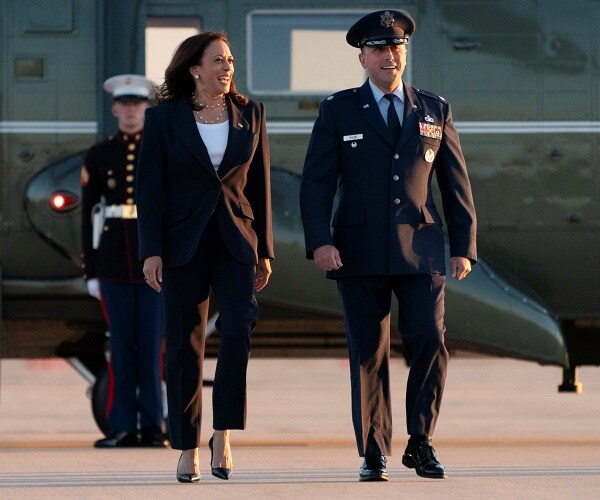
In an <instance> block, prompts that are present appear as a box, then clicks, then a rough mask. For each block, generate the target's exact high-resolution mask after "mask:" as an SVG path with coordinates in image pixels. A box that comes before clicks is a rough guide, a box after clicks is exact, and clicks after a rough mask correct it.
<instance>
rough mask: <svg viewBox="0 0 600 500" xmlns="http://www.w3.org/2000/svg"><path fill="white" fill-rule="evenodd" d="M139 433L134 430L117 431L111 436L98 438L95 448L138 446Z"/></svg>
mask: <svg viewBox="0 0 600 500" xmlns="http://www.w3.org/2000/svg"><path fill="white" fill-rule="evenodd" d="M138 445H139V442H138V437H137V434H135V433H133V432H115V433H112V434H110V435H109V436H107V437H105V438H102V439H98V441H96V442H95V443H94V448H133V447H135V446H138Z"/></svg>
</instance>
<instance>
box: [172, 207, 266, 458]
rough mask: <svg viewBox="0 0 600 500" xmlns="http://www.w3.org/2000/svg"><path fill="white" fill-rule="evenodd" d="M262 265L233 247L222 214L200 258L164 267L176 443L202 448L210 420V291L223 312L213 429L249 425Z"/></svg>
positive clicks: (209, 230) (211, 225) (207, 233)
mask: <svg viewBox="0 0 600 500" xmlns="http://www.w3.org/2000/svg"><path fill="white" fill-rule="evenodd" d="M255 277H256V269H255V265H253V264H242V263H240V262H239V261H237V260H236V259H235V258H234V257H233V256H232V255H231V253H230V252H229V251H228V250H227V247H226V246H225V243H224V242H223V239H222V237H221V232H220V228H219V225H218V222H217V220H216V217H215V216H213V217H212V218H211V221H210V222H209V225H208V227H207V228H206V230H205V232H204V234H203V237H202V241H201V243H200V246H199V249H198V251H197V253H196V255H195V256H194V257H193V258H192V260H191V261H190V262H189V263H187V264H185V265H183V266H179V267H173V268H165V269H164V271H163V283H162V288H163V294H164V296H163V298H164V304H165V321H166V329H165V339H166V360H167V362H166V374H167V401H168V406H169V437H170V440H171V447H172V448H175V449H180V450H187V449H191V448H195V447H197V446H198V445H199V440H200V423H201V418H202V366H203V362H204V342H205V331H206V323H207V320H208V314H209V310H208V309H209V307H208V306H209V294H210V292H211V290H212V295H213V297H214V300H215V304H216V306H217V309H218V311H219V319H218V320H217V329H218V331H219V341H220V345H219V354H218V358H217V366H216V370H215V377H214V383H213V390H212V403H213V428H214V429H216V430H225V429H244V428H245V427H246V370H247V366H248V358H249V356H250V350H251V336H252V331H253V330H254V327H255V325H256V321H257V319H258V305H257V303H256V299H255V296H254V281H255Z"/></svg>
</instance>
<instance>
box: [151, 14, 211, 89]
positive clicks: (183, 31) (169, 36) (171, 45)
mask: <svg viewBox="0 0 600 500" xmlns="http://www.w3.org/2000/svg"><path fill="white" fill-rule="evenodd" d="M200 28H201V27H200V21H199V20H198V19H197V18H187V17H149V18H148V19H147V20H146V32H145V38H146V40H145V43H146V54H147V55H150V54H151V57H146V77H147V78H149V79H150V80H152V81H154V82H155V83H157V84H158V85H160V84H161V83H163V82H164V81H165V69H167V66H168V65H169V62H171V57H173V53H174V52H175V49H176V48H177V46H178V45H179V44H180V43H181V41H182V40H184V39H186V38H187V37H189V36H192V35H197V34H198V33H200V31H201V29H200Z"/></svg>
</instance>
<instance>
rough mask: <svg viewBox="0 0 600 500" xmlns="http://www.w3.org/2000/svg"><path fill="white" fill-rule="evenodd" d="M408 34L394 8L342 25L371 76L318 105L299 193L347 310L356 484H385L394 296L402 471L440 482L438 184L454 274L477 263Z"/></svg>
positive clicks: (452, 149) (454, 138)
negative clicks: (400, 352) (402, 394)
mask: <svg viewBox="0 0 600 500" xmlns="http://www.w3.org/2000/svg"><path fill="white" fill-rule="evenodd" d="M414 30H415V22H414V20H413V19H412V18H411V16H410V15H409V14H408V13H406V12H404V11H399V10H384V11H377V12H373V13H370V14H368V15H366V16H364V17H363V18H361V19H360V20H358V21H357V22H356V23H355V24H354V25H353V26H352V27H351V28H350V29H349V31H348V33H347V35H346V41H347V42H348V43H349V44H350V45H352V46H353V47H356V48H358V49H359V50H360V52H359V54H358V58H359V61H360V64H361V65H362V67H363V68H364V69H365V70H366V72H367V75H368V79H367V81H366V82H365V83H364V84H363V85H362V86H361V87H360V88H354V89H348V90H343V91H341V92H338V93H336V94H334V95H332V96H330V97H328V98H327V99H325V100H324V101H323V102H322V103H321V105H320V109H319V116H318V118H317V120H316V122H315V124H314V128H313V132H312V136H311V139H310V143H309V146H308V151H307V154H306V160H305V164H304V170H303V175H302V183H301V188H300V204H301V214H302V221H303V224H304V231H305V241H306V251H307V257H308V258H309V259H314V262H315V264H316V266H317V267H318V268H319V269H321V270H323V271H326V273H327V274H326V276H327V278H330V279H334V280H336V281H337V286H338V291H339V295H340V299H341V302H342V306H343V310H344V316H345V324H346V334H347V340H348V352H349V358H350V376H351V391H352V392H351V394H352V420H353V424H354V430H355V435H356V442H357V446H358V452H359V455H360V456H361V457H364V460H363V462H362V466H361V467H360V470H359V480H361V481H381V480H387V469H386V463H387V461H386V455H390V454H391V451H392V448H391V438H392V414H391V401H390V385H389V384H390V381H389V378H390V375H389V355H390V309H391V300H392V294H393V295H395V297H396V299H397V301H398V310H399V318H398V328H399V331H400V334H401V335H402V341H403V345H404V349H405V351H406V355H407V357H408V360H409V362H410V371H409V375H408V383H407V391H406V424H407V431H408V434H409V436H410V438H409V440H408V445H407V447H406V450H405V452H404V455H403V457H402V463H403V464H404V465H405V466H406V467H409V468H414V469H415V470H416V473H417V474H419V475H420V476H423V477H428V478H445V477H446V471H445V469H444V467H443V465H442V464H441V463H440V462H439V460H438V459H437V457H436V454H435V450H434V449H433V447H432V445H431V436H432V434H433V431H434V428H435V424H436V421H437V418H438V412H439V409H440V403H441V400H442V393H443V390H444V381H445V378H446V368H447V361H448V352H447V350H446V347H445V346H444V332H445V327H444V284H445V281H444V280H445V274H446V268H445V262H444V234H443V232H442V218H441V216H440V213H439V212H438V208H437V207H436V204H435V203H434V197H433V190H432V185H431V181H432V177H433V175H435V176H436V178H437V183H438V185H439V189H440V191H441V199H442V208H443V212H444V216H445V221H446V225H447V229H448V236H449V245H450V255H451V262H450V272H451V275H452V277H453V278H456V279H457V280H461V279H463V278H464V277H465V276H467V274H468V273H469V271H470V269H471V265H472V264H474V263H475V261H476V258H477V257H476V244H475V233H476V220H475V208H474V205H473V197H472V194H471V187H470V182H469V179H468V176H467V168H466V165H465V159H464V157H463V154H462V152H461V148H460V144H459V139H458V133H457V131H456V128H455V126H454V123H453V120H452V112H451V109H450V105H449V104H448V102H446V100H445V99H444V98H443V97H440V96H438V95H436V94H434V93H431V92H427V91H424V90H420V89H417V88H414V87H411V86H410V85H408V84H406V83H405V82H403V81H402V73H403V71H404V68H405V66H406V44H407V43H408V41H409V39H410V37H411V35H412V34H413V32H414ZM336 194H337V195H338V196H339V201H338V205H337V208H336V209H335V212H334V213H333V218H332V217H331V216H332V210H333V207H334V198H335V196H336ZM332 227H333V230H332Z"/></svg>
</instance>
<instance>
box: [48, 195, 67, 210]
mask: <svg viewBox="0 0 600 500" xmlns="http://www.w3.org/2000/svg"><path fill="white" fill-rule="evenodd" d="M65 202H66V201H65V197H64V196H63V195H62V194H55V195H54V196H53V197H52V201H51V202H50V203H52V208H54V210H61V209H62V207H64V206H65Z"/></svg>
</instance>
